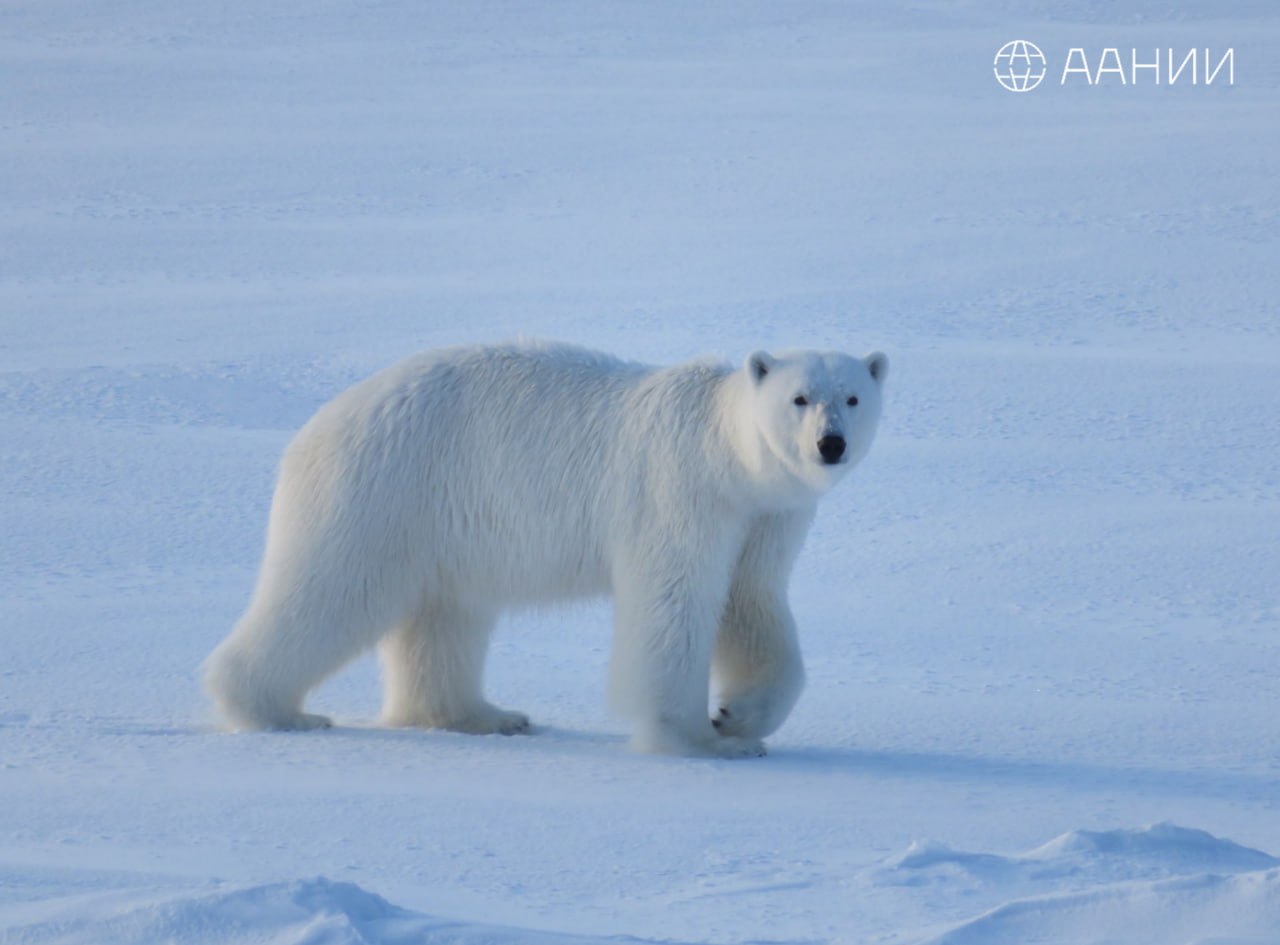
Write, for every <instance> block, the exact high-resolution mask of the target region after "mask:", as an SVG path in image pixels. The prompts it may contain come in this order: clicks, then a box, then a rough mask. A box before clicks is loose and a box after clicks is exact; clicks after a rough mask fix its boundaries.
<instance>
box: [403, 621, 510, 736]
mask: <svg viewBox="0 0 1280 945" xmlns="http://www.w3.org/2000/svg"><path fill="white" fill-rule="evenodd" d="M495 621H496V615H495V614H493V613H492V612H491V611H490V610H489V609H488V608H485V607H476V606H470V607H469V606H465V605H463V604H462V603H461V602H456V601H432V602H429V603H428V604H425V605H423V606H422V607H421V608H419V610H418V612H417V613H416V614H415V615H414V616H413V617H412V618H410V619H409V620H406V621H404V622H402V623H401V624H399V625H398V626H397V627H396V628H395V629H394V630H392V631H391V632H390V633H389V634H388V635H387V636H386V637H385V638H384V639H383V640H382V642H381V643H380V644H379V647H378V649H379V655H380V657H381V659H382V676H383V685H384V686H385V689H386V694H385V698H384V702H383V710H382V721H383V723H384V724H386V725H391V726H396V727H402V728H408V727H416V728H442V729H448V730H450V731H454V732H465V733H467V734H469V735H494V734H497V735H516V734H524V733H527V732H529V731H531V727H530V725H529V717H528V716H527V715H525V714H524V713H523V712H512V711H509V710H506V709H501V708H499V707H498V706H496V705H493V704H492V703H491V702H489V701H488V700H486V699H485V697H484V662H485V656H486V654H487V653H488V649H489V637H490V635H491V634H492V632H493V626H494V623H495Z"/></svg>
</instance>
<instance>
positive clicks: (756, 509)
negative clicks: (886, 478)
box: [205, 342, 888, 757]
mask: <svg viewBox="0 0 1280 945" xmlns="http://www.w3.org/2000/svg"><path fill="white" fill-rule="evenodd" d="M887 371H888V360H887V359H886V357H885V356H884V355H883V354H880V353H875V354H872V355H870V356H868V357H865V358H857V357H852V356H850V355H846V354H840V353H836V352H824V351H786V352H780V353H778V354H768V353H766V352H763V351H758V352H755V353H753V354H751V355H749V356H748V357H747V358H746V360H745V362H744V364H743V365H742V367H741V368H740V369H736V370H735V369H733V368H731V367H729V366H728V365H723V364H719V363H712V362H704V361H695V362H691V363H686V364H682V365H679V366H676V367H669V368H653V367H648V366H645V365H641V364H634V363H629V362H625V361H621V360H618V359H615V358H612V357H610V356H608V355H605V354H601V353H598V352H593V351H588V350H584V349H581V348H576V347H571V346H568V345H561V344H552V343H539V342H518V343H514V344H506V345H491V346H474V347H459V348H451V349H444V350H438V351H429V352H425V353H422V354H419V355H417V356H414V357H411V358H409V359H408V360H405V361H403V362H401V363H400V364H397V365H394V366H392V367H390V368H387V369H386V370H384V371H382V372H380V373H378V374H375V375H374V376H373V377H371V378H369V379H368V380H366V381H364V382H362V383H359V384H357V385H356V386H354V387H352V388H351V389H349V390H347V391H346V392H345V393H343V394H340V395H339V396H338V397H337V398H336V399H335V400H333V401H332V402H330V403H329V404H327V405H326V406H324V407H322V408H321V409H320V410H319V412H318V413H316V415H315V416H314V417H313V418H312V419H311V420H310V421H309V422H308V423H307V424H306V425H305V426H304V427H303V428H302V430H301V431H300V432H299V433H298V434H297V436H296V437H295V438H294V440H293V442H292V443H291V444H290V445H289V447H288V448H287V450H286V451H285V454H284V458H283V460H282V462H281V466H280V473H279V480H278V483H277V486H276V490H275V496H274V499H273V501H272V506H271V513H270V520H269V523H268V528H267V538H266V550H265V552H264V555H263V561H262V566H261V572H260V575H259V578H258V584H257V588H256V590H255V591H254V594H253V597H252V599H251V601H250V603H249V607H248V609H247V611H246V612H245V614H244V616H243V617H242V618H241V619H240V621H239V622H238V623H237V624H236V625H235V627H234V629H233V630H232V632H231V634H230V635H229V636H228V637H227V639H226V640H225V641H223V642H222V643H221V644H220V645H219V646H218V647H217V649H215V650H214V652H213V653H212V654H211V656H210V657H209V659H208V660H207V662H206V666H205V671H206V685H207V689H208V691H209V693H210V694H211V695H212V697H213V699H214V701H215V703H216V705H217V707H218V709H219V711H220V713H221V715H222V717H223V718H224V719H225V720H226V722H227V723H229V725H230V726H231V727H233V728H250V729H261V728H268V729H298V728H317V727H323V726H327V725H328V724H329V720H328V719H326V718H324V717H322V716H318V715H311V714H308V713H305V712H303V711H302V702H303V699H304V697H305V696H306V694H307V693H308V692H309V691H310V690H311V689H313V688H314V687H315V686H316V685H317V684H319V683H320V682H321V681H322V680H323V679H325V678H326V677H327V676H329V675H330V674H332V673H334V672H335V671H337V670H338V669H339V668H340V667H342V666H343V664H345V663H346V662H347V661H349V660H350V659H352V658H353V657H355V656H356V655H358V654H360V653H361V652H363V651H365V650H367V649H369V648H371V647H373V646H374V645H375V644H376V645H377V646H378V648H379V651H380V652H379V655H380V658H381V662H382V668H383V677H384V686H385V701H384V708H383V715H382V720H383V722H384V723H385V724H387V725H392V726H420V727H424V728H442V729H451V730H454V731H460V732H471V733H503V734H511V733H517V732H526V731H529V730H530V725H529V719H528V718H527V717H526V716H525V715H523V714H522V713H519V712H512V711H507V710H505V709H501V708H498V707H497V706H495V705H493V704H491V703H489V702H488V701H487V700H486V699H485V697H484V695H483V691H482V677H483V670H484V660H485V653H486V650H487V648H488V642H489V636H490V631H491V630H492V629H493V626H494V623H495V621H496V620H497V618H498V617H499V616H500V614H501V613H502V612H503V611H505V610H509V609H513V608H519V607H526V606H536V605H542V604H547V603H550V602H553V601H560V600H564V599H566V598H575V597H590V596H600V595H605V594H612V596H613V599H614V640H613V649H612V652H611V658H610V694H611V698H612V701H613V702H614V704H615V706H616V707H617V708H618V709H620V710H621V711H622V712H624V713H626V714H627V715H629V716H630V717H631V719H632V724H633V736H632V746H633V747H634V748H636V749H637V750H641V751H654V752H664V753H671V754H691V755H710V756H719V757H738V756H749V755H759V754H763V751H764V748H763V742H762V739H763V738H764V737H765V736H767V735H769V734H771V733H772V732H774V731H775V730H776V729H777V728H778V726H780V725H781V724H782V722H783V720H784V719H785V718H786V717H787V715H788V713H789V712H790V711H791V708H792V706H793V705H794V704H795V701H796V699H797V697H798V696H799V693H800V689H801V687H802V685H803V679H804V673H803V668H802V665H801V660H800V651H799V647H798V645H797V642H796V630H795V623H794V621H793V620H792V616H791V611H790V609H789V607H788V603H787V581H788V578H789V575H790V571H791V567H792V563H793V561H794V560H795V558H796V555H797V553H798V552H799V550H800V546H801V544H802V543H803V541H804V538H805V534H806V532H807V531H808V528H809V525H810V522H811V521H812V519H813V516H814V513H815V509H816V504H817V501H818V499H819V497H820V496H822V495H823V494H824V493H825V492H826V491H827V490H828V489H830V488H831V487H832V486H833V485H835V483H836V482H838V481H839V480H840V479H842V478H843V477H844V476H845V475H846V474H847V473H848V472H849V470H850V469H851V468H852V467H853V466H854V464H856V463H857V462H858V461H859V460H861V459H862V458H863V456H864V455H865V454H866V453H867V450H868V449H869V447H870V446H871V441H872V438H873V436H874V435H875V431H876V426H877V423H878V420H879V416H880V409H881V389H882V386H883V384H884V381H885V376H886V374H887ZM713 679H714V681H715V684H716V686H717V690H718V691H717V694H716V697H717V701H716V703H715V706H716V709H717V711H716V713H715V717H714V719H713V718H711V717H710V712H709V709H710V705H709V695H710V686H711V681H712V680H713Z"/></svg>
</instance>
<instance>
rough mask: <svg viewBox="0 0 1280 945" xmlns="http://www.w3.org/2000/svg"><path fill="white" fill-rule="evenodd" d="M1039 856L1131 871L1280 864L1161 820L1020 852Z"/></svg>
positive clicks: (1077, 833)
mask: <svg viewBox="0 0 1280 945" xmlns="http://www.w3.org/2000/svg"><path fill="white" fill-rule="evenodd" d="M1024 859H1025V860H1027V861H1028V862H1030V861H1041V862H1053V861H1068V860H1075V861H1086V862H1098V861H1102V860H1108V861H1110V862H1113V863H1114V862H1117V861H1121V862H1123V863H1125V864H1126V865H1127V867H1128V868H1129V869H1132V870H1150V871H1157V872H1164V873H1166V874H1167V875H1183V874H1187V873H1196V872H1215V873H1242V872H1247V871H1250V870H1264V869H1270V868H1271V867H1275V866H1280V860H1277V859H1276V858H1275V857H1273V856H1270V855H1268V854H1266V853H1263V852H1262V851H1261V850H1254V849H1251V848H1250V847H1245V846H1241V845H1240V844H1238V843H1233V842H1232V841H1230V840H1224V839H1222V838H1220V837H1215V836H1214V835H1213V834H1211V833H1208V832H1206V831H1204V830H1195V829H1192V828H1188V827H1179V826H1178V825H1177V824H1170V823H1162V824H1155V825H1153V826H1150V827H1144V828H1142V829H1140V830H1106V831H1102V832H1094V831H1090V830H1073V831H1071V832H1070V833H1064V834H1063V835H1062V836H1060V837H1056V838H1055V839H1053V840H1050V841H1049V842H1048V843H1046V844H1045V845H1044V846H1042V847H1040V848H1039V849H1036V850H1032V851H1031V852H1030V853H1028V854H1026V856H1025V857H1024Z"/></svg>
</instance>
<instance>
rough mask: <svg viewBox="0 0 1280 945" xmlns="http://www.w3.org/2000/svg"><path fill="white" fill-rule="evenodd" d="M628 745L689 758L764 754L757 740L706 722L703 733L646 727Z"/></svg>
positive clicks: (654, 752)
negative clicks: (725, 732)
mask: <svg viewBox="0 0 1280 945" xmlns="http://www.w3.org/2000/svg"><path fill="white" fill-rule="evenodd" d="M704 724H705V723H704ZM631 747H632V748H633V749H634V750H635V751H641V752H648V753H651V754H657V755H683V756H685V757H691V758H762V757H764V755H765V754H766V752H765V748H764V742H763V741H761V740H760V739H758V738H743V737H740V736H737V735H721V734H720V733H719V732H717V731H716V730H715V729H714V728H712V727H711V726H710V725H707V728H706V731H705V732H703V731H701V730H699V731H697V732H687V731H684V730H673V729H671V728H665V727H664V728H648V727H646V728H644V729H640V730H638V731H637V732H636V734H635V735H634V736H633V738H632V741H631Z"/></svg>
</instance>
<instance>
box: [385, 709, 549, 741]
mask: <svg viewBox="0 0 1280 945" xmlns="http://www.w3.org/2000/svg"><path fill="white" fill-rule="evenodd" d="M382 724H383V725H389V726H391V727H392V728H437V729H444V730H445V731H447V732H461V733H462V734H464V735H528V734H530V733H532V732H533V725H532V723H530V721H529V716H527V715H525V714H524V713H523V712H513V711H509V710H507V709H500V708H498V707H497V706H496V705H492V704H490V703H488V702H486V703H484V704H483V705H481V706H479V707H478V708H475V709H473V710H472V711H470V712H468V713H467V714H465V715H458V716H454V717H441V716H440V715H437V714H430V713H425V712H422V711H417V712H406V711H397V710H389V711H387V712H385V713H383V716H382Z"/></svg>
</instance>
